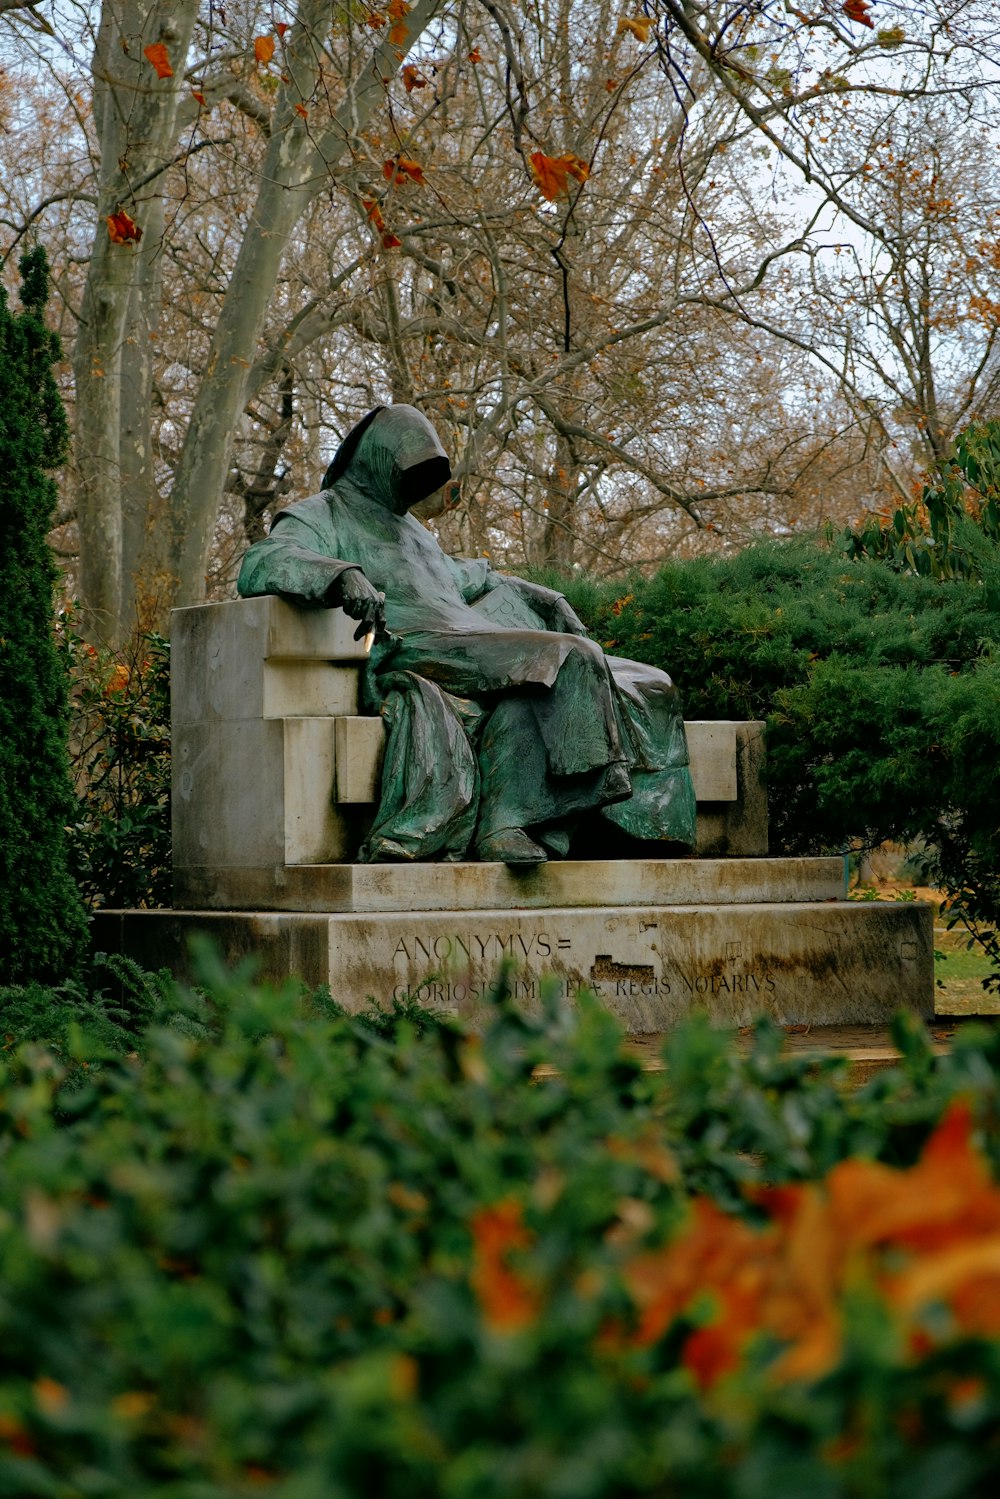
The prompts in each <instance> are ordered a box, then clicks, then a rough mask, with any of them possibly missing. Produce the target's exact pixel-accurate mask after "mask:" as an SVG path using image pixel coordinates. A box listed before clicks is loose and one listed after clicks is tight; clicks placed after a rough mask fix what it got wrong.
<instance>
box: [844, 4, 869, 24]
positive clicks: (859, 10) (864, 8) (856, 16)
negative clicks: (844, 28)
mask: <svg viewBox="0 0 1000 1499" xmlns="http://www.w3.org/2000/svg"><path fill="white" fill-rule="evenodd" d="M844 14H845V16H847V18H848V20H850V21H857V22H858V23H859V25H861V26H870V27H871V29H872V30H873V31H874V29H875V22H874V21H873V20H872V18H871V5H870V3H869V0H844Z"/></svg>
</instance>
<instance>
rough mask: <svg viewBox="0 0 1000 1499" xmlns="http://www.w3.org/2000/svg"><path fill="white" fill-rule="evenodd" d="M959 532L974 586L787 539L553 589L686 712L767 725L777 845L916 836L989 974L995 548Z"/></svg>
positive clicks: (997, 605) (998, 697) (996, 898)
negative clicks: (661, 674)
mask: <svg viewBox="0 0 1000 1499" xmlns="http://www.w3.org/2000/svg"><path fill="white" fill-rule="evenodd" d="M966 539H967V541H968V545H969V547H970V549H972V550H974V551H975V553H976V559H977V572H978V576H976V577H973V578H954V579H949V580H945V581H938V580H935V579H933V578H929V577H918V576H914V575H912V574H908V573H900V572H895V571H893V570H892V569H891V568H890V567H888V566H887V565H886V564H885V563H884V562H882V561H878V560H869V559H860V560H856V561H849V560H848V559H846V558H845V557H844V556H843V555H842V554H840V553H838V552H837V551H836V550H831V549H830V548H828V547H824V546H821V545H818V544H813V543H806V542H801V541H796V542H788V543H777V542H771V543H765V544H761V545H758V546H753V547H750V548H748V549H747V550H746V551H744V552H742V553H740V554H738V555H736V556H734V557H730V558H721V559H720V558H704V559H696V560H693V561H685V562H676V563H670V564H668V565H667V566H666V567H664V568H663V569H662V570H661V571H660V572H659V573H657V574H656V576H655V577H653V578H642V577H636V578H633V579H630V580H629V582H628V583H627V584H624V585H623V584H622V583H620V582H619V583H617V584H611V583H609V584H601V585H598V584H595V583H593V582H591V581H588V580H584V579H574V580H571V581H569V582H566V583H564V584H563V585H562V586H564V587H565V591H566V593H567V595H568V597H569V598H570V600H571V602H572V603H573V605H574V606H575V607H576V608H577V610H578V611H579V613H580V614H581V616H582V617H583V618H584V620H585V621H586V622H587V624H588V625H589V627H590V628H591V630H592V631H593V633H594V634H595V636H596V637H597V638H598V639H599V640H601V641H603V642H604V644H605V645H606V647H607V648H608V649H609V650H612V651H615V652H617V653H619V654H621V655H625V656H631V657H634V658H636V659H638V660H645V661H650V662H653V663H654V664H656V665H659V666H663V667H665V668H666V669H667V670H668V671H670V673H671V675H672V676H673V677H674V679H675V681H676V682H677V684H678V686H679V687H680V689H681V692H682V695H683V699H684V712H685V716H686V717H688V718H760V719H766V721H767V725H768V781H769V794H770V815H771V835H772V838H771V846H772V851H773V852H776V853H780V852H787V853H819V852H826V851H837V850H841V849H846V848H849V847H857V846H860V845H868V846H875V845H877V844H879V843H882V842H884V841H886V840H896V841H901V842H907V841H911V840H913V841H916V840H922V841H924V842H926V844H928V845H929V847H930V851H931V855H932V859H931V865H932V867H931V876H932V877H933V878H936V879H937V880H939V881H940V882H941V883H942V885H943V886H944V888H945V889H946V890H948V891H949V892H950V893H951V894H952V895H953V896H954V897H955V911H956V913H963V912H964V913H965V915H966V916H967V918H968V920H969V922H970V924H971V925H972V927H973V929H974V930H975V931H976V933H977V935H978V936H979V937H980V938H981V940H983V941H985V943H986V945H987V947H988V948H989V949H990V950H991V952H992V954H993V956H994V958H995V960H996V961H997V963H998V965H1000V946H998V943H997V940H996V936H995V932H996V928H997V926H998V925H1000V756H998V755H997V752H996V746H997V744H998V743H1000V555H998V553H997V551H996V549H995V548H994V547H992V546H991V545H990V544H989V543H987V542H986V541H984V540H983V538H982V537H978V536H976V535H974V534H973V535H969V536H968V537H967V538H966ZM550 581H553V582H555V581H556V580H554V579H552V580H550Z"/></svg>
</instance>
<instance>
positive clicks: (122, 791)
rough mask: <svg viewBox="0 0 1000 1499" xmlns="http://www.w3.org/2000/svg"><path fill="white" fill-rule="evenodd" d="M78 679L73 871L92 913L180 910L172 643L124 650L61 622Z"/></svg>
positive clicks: (153, 640) (156, 640)
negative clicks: (173, 842)
mask: <svg viewBox="0 0 1000 1499" xmlns="http://www.w3.org/2000/svg"><path fill="white" fill-rule="evenodd" d="M58 639H59V642H60V644H61V646H62V649H63V652H64V658H65V661H66V665H67V670H68V673H69V681H70V709H71V723H70V754H71V764H72V771H73V779H74V783H75V787H76V793H77V810H76V815H75V817H74V818H73V821H72V824H71V826H70V829H69V851H70V861H71V867H72V868H73V871H74V873H75V875H76V879H77V882H78V884H79V887H80V889H81V891H82V892H83V895H84V898H85V899H86V901H87V904H88V905H89V906H90V908H91V909H94V908H97V907H99V906H125V907H136V906H167V905H169V904H170V892H171V860H170V644H169V642H168V641H166V640H164V639H163V637H162V636H161V635H156V634H145V635H140V636H138V637H136V638H134V639H132V640H130V641H128V642H126V643H125V645H124V646H122V647H119V648H117V649H111V648H109V647H107V646H94V645H90V644H88V643H87V642H86V641H84V640H82V639H81V637H80V636H79V635H78V634H77V632H76V628H75V622H74V614H73V612H72V611H71V610H70V611H65V612H64V613H63V614H62V615H61V616H60V619H59V629H58Z"/></svg>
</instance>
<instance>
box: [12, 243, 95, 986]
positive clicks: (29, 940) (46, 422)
mask: <svg viewBox="0 0 1000 1499" xmlns="http://www.w3.org/2000/svg"><path fill="white" fill-rule="evenodd" d="M20 269H21V277H22V288H21V301H22V304H23V311H22V312H20V313H19V314H15V313H13V312H12V311H11V309H10V307H9V305H8V299H7V295H6V293H5V291H4V290H3V288H2V287H0V984H3V983H6V984H10V983H23V982H25V981H26V980H29V979H39V980H42V981H52V980H58V979H62V978H66V977H68V976H69V975H71V974H72V973H73V972H74V970H75V969H76V968H77V967H78V965H79V962H80V959H81V957H82V953H83V949H84V941H85V936H86V916H85V913H84V909H83V904H82V901H81V899H80V894H79V891H78V890H77V887H76V885H75V883H74V881H73V879H72V878H71V876H70V874H69V870H68V867H67V861H66V834H65V827H66V823H67V820H68V818H69V816H70V815H71V810H72V807H73V805H74V801H73V793H72V789H71V786H70V778H69V767H68V760H67V748H66V735H67V683H66V675H65V671H64V667H63V663H62V660H61V657H60V653H59V650H58V647H57V644H56V642H55V640H54V637H53V632H52V604H53V598H52V594H53V585H54V583H55V563H54V561H53V558H52V553H51V550H50V548H49V544H48V540H47V535H48V530H49V527H50V525H51V523H52V514H53V511H54V508H55V501H56V486H55V482H54V481H53V479H52V478H51V477H50V475H49V474H48V473H47V472H46V470H47V469H51V468H53V467H54V466H55V465H56V464H58V463H59V462H60V461H61V460H62V458H63V457H64V456H65V452H66V444H67V424H66V413H65V411H64V409H63V404H62V400H61V398H60V395H59V389H58V386H57V385H56V381H55V377H54V375H53V372H52V366H53V364H54V363H55V362H56V360H58V359H59V358H60V348H59V340H58V338H57V336H56V335H55V334H54V333H52V332H50V331H49V329H47V328H46V326H45V323H44V320H43V311H44V308H45V303H46V301H47V300H48V264H47V261H46V258H45V252H44V250H41V249H37V250H32V251H30V252H29V253H28V254H27V255H25V256H24V257H23V258H22V260H21V262H20Z"/></svg>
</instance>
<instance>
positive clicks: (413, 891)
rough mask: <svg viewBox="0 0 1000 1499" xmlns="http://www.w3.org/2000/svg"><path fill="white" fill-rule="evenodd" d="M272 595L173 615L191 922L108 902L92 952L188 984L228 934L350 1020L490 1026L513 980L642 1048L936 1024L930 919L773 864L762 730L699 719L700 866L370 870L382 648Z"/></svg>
mask: <svg viewBox="0 0 1000 1499" xmlns="http://www.w3.org/2000/svg"><path fill="white" fill-rule="evenodd" d="M354 628H355V627H354V624H353V621H349V620H347V619H346V618H345V617H344V616H343V615H342V614H341V613H340V611H339V610H315V611H311V612H310V611H303V610H298V609H293V608H291V607H290V606H289V605H287V604H284V603H283V602H282V601H281V600H279V599H276V598H262V599H252V600H243V601H240V602H236V603H229V604H214V605H209V606H205V607H202V608H198V609H182V610H178V611H176V612H175V614H174V616H173V628H172V639H173V651H172V656H173V661H172V683H173V759H174V795H173V836H174V891H175V896H174V904H175V907H176V908H177V909H175V910H173V911H124V912H114V911H104V912H100V913H98V914H97V916H96V917H95V921H94V937H95V942H96V945H97V946H98V947H102V948H104V949H107V950H113V951H124V952H127V953H129V954H130V955H131V956H132V957H134V958H136V959H137V960H138V961H140V962H141V963H143V964H145V965H147V966H149V967H153V968H158V967H163V966H166V967H169V968H171V969H173V970H174V971H175V972H184V971H185V969H186V965H187V946H188V938H189V937H190V936H191V935H192V934H193V933H195V932H207V933H211V934H212V935H213V937H214V938H215V940H216V941H217V942H218V944H219V945H220V947H221V949H222V951H223V953H224V955H225V956H226V957H227V958H229V959H231V960H234V961H235V960H238V959H240V958H242V957H244V956H246V955H247V954H248V953H251V954H253V955H254V956H255V957H256V958H257V959H258V961H259V964H260V968H261V971H262V974H263V976H265V977H268V978H272V979H281V978H284V977H286V976H287V975H289V974H298V975H299V976H300V977H301V978H302V979H303V980H304V981H305V982H306V983H308V984H311V985H319V984H329V986H330V990H331V992H332V994H333V996H334V998H336V999H337V1000H339V1001H340V1002H341V1003H342V1004H344V1005H345V1006H346V1007H347V1008H349V1009H354V1010H357V1009H360V1008H363V1007H365V1005H366V1004H367V1003H368V1002H369V1001H375V1002H376V1003H379V1004H385V1003H388V1002H390V1001H391V1000H392V998H393V997H394V996H396V997H400V996H402V995H404V994H411V995H415V996H416V997H417V998H418V999H419V1000H420V1002H421V1003H424V1004H426V1005H429V1006H432V1007H434V1008H436V1009H440V1010H444V1011H447V1012H449V1013H454V1014H458V1015H460V1016H462V1017H464V1018H466V1019H468V1020H470V1021H471V1022H473V1023H475V1022H476V1021H477V1019H478V1018H479V1017H480V1016H481V1015H482V1014H483V1013H484V1011H485V1010H486V1008H487V1007H488V1005H489V996H490V992H491V988H492V986H493V985H494V984H495V983H496V980H497V975H498V973H499V971H500V969H501V967H502V966H506V967H507V969H508V972H509V977H510V982H511V983H512V984H513V987H514V992H515V995H516V996H517V999H518V1000H519V1002H520V1003H522V1004H523V1005H525V1006H526V1007H529V1008H530V1007H532V1006H534V1005H537V1004H538V1003H539V1002H540V996H541V994H542V990H543V986H544V985H545V984H546V983H548V984H551V985H553V986H554V987H555V989H557V990H558V991H559V992H560V993H561V994H562V995H564V996H565V997H566V1000H567V1002H568V1003H572V1001H573V996H574V995H575V993H576V992H577V990H578V989H579V988H580V986H581V985H586V986H587V987H589V988H591V989H593V990H594V992H595V993H596V994H598V995H599V996H600V998H601V999H602V1000H603V1002H604V1003H605V1004H607V1005H608V1007H609V1008H610V1009H612V1010H613V1011H614V1012H615V1013H616V1014H617V1015H619V1016H620V1018H621V1020H622V1021H623V1023H624V1024H625V1026H626V1027H627V1028H628V1030H629V1031H631V1032H632V1033H633V1034H636V1035H640V1034H645V1033H651V1032H657V1031H661V1030H663V1029H664V1028H665V1027H666V1026H669V1025H671V1024H673V1023H675V1022H676V1021H677V1020H678V1019H680V1018H681V1017H682V1016H683V1015H684V1014H686V1013H687V1012H688V1011H689V1010H690V1009H691V1008H692V1007H694V1006H701V1007H702V1008H704V1009H706V1010H707V1011H708V1013H709V1014H710V1015H711V1017H712V1018H713V1020H715V1021H716V1022H717V1023H718V1024H720V1025H736V1026H742V1025H746V1024H749V1023H750V1022H751V1021H752V1020H753V1019H754V1017H755V1016H757V1015H760V1014H762V1013H764V1014H768V1015H771V1016H772V1017H773V1018H774V1019H775V1020H777V1021H778V1022H779V1023H782V1024H788V1025H803V1024H805V1025H808V1024H813V1025H818V1026H825V1025H837V1024H839V1025H852V1024H854V1025H856V1024H866V1023H867V1024H884V1023H885V1022H886V1021H887V1020H888V1019H889V1018H890V1017H891V1016H892V1014H893V1013H894V1012H895V1011H896V1010H897V1009H898V1008H899V1007H900V1006H901V1005H905V1006H908V1007H910V1008H911V1009H913V1010H915V1011H916V1012H917V1013H919V1014H921V1015H924V1016H927V1017H928V1018H929V1017H930V1016H931V1015H932V1014H933V1007H934V989H933V949H932V937H931V910H930V907H928V906H922V905H917V904H909V903H907V904H895V903H883V902H863V903H855V902H850V901H847V900H845V899H844V896H845V894H846V890H845V867H844V860H843V859H842V858H840V857H837V858H820V859H788V858H768V857H767V797H766V787H765V780H764V735H763V725H762V724H759V723H730V722H713V723H701V722H694V723H688V724H687V725H686V728H687V735H688V743H689V748H690V752H691V768H692V776H693V779H694V784H695V791H696V795H697V799H698V845H697V848H696V850H695V854H694V856H692V857H672V858H653V859H629V860H621V859H609V860H600V859H596V860H588V861H585V862H581V861H573V860H569V861H566V862H555V861H554V862H551V863H549V864H546V865H542V866H540V867H538V868H536V869H533V870H527V871H522V872H516V871H513V870H511V869H508V868H507V867H506V866H505V865H503V864H415V865H401V864H395V865H375V866H372V865H358V864H354V863H352V862H351V860H352V859H353V857H354V854H355V853H356V850H357V848H358V847H359V845H360V843H361V841H362V839H363V837H364V834H365V832H366V830H367V827H368V825H369V823H370V821H371V818H372V816H373V814H374V807H375V803H376V801H377V797H378V781H379V769H380V762H381V755H382V749H383V729H382V723H381V720H380V719H378V718H371V717H365V716H363V715H362V714H361V713H360V712H359V686H360V673H361V670H362V668H363V665H364V659H365V656H366V654H367V651H368V648H369V645H370V642H369V641H367V640H362V641H355V639H354Z"/></svg>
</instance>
